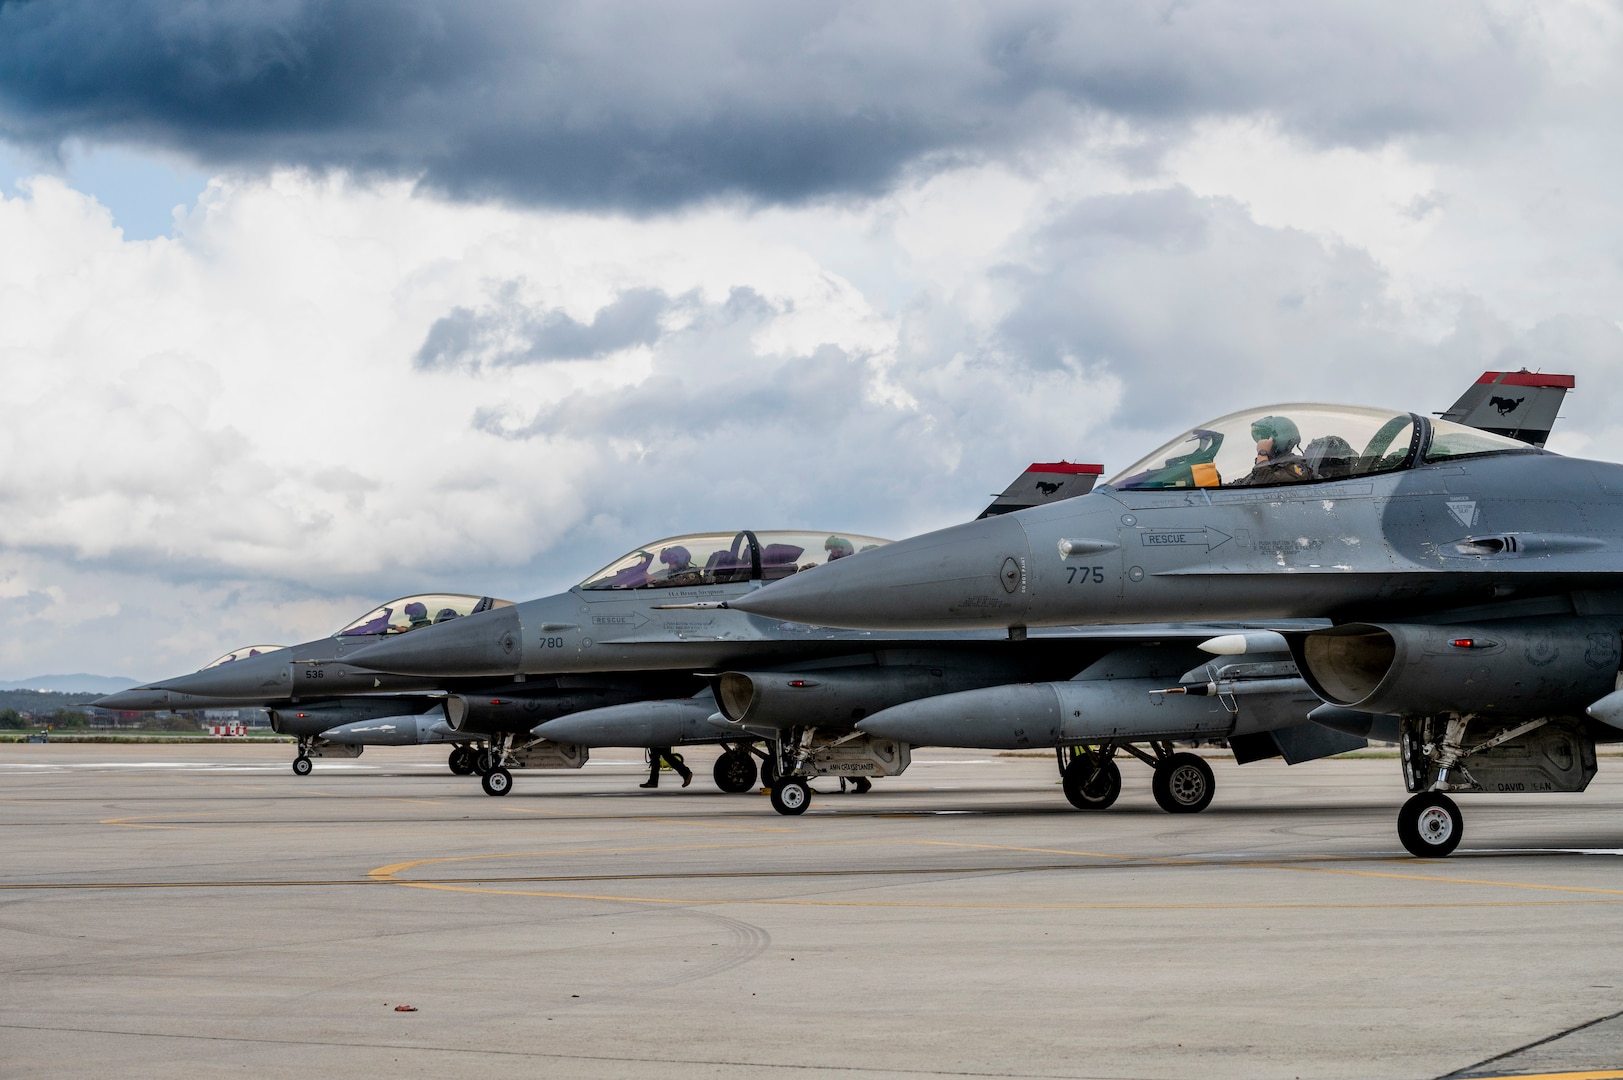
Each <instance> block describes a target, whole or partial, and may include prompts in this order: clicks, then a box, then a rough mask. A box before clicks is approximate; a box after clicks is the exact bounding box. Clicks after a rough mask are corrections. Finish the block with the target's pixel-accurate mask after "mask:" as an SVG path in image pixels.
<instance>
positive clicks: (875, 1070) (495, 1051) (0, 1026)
mask: <svg viewBox="0 0 1623 1080" xmlns="http://www.w3.org/2000/svg"><path fill="white" fill-rule="evenodd" d="M548 1019H549V1020H550V1019H551V1017H548ZM0 1031H52V1032H68V1033H73V1034H80V1035H121V1036H125V1037H128V1038H145V1039H186V1040H191V1041H194V1042H211V1043H248V1044H250V1045H264V1046H324V1047H342V1048H344V1049H366V1050H404V1051H408V1052H415V1053H431V1054H480V1055H486V1056H490V1057H497V1058H540V1059H544V1060H550V1061H592V1062H605V1061H612V1062H631V1063H635V1064H639V1065H666V1064H673V1065H707V1066H711V1067H713V1068H721V1069H726V1070H729V1075H730V1074H731V1073H732V1071H734V1070H736V1071H738V1072H741V1073H743V1074H744V1075H749V1076H756V1075H760V1074H761V1073H763V1072H767V1071H774V1072H795V1073H821V1072H829V1073H840V1074H842V1075H846V1076H849V1075H853V1074H858V1075H867V1074H878V1075H881V1076H897V1075H902V1076H912V1075H918V1076H973V1077H988V1078H992V1080H1009V1078H1017V1080H1018V1078H1026V1080H1088V1078H1087V1077H1086V1076H1079V1075H1078V1074H1076V1073H1033V1072H1009V1071H1008V1070H1007V1069H999V1070H998V1071H997V1072H981V1071H977V1070H973V1069H933V1068H926V1069H915V1068H906V1067H898V1066H895V1065H886V1066H877V1065H874V1066H869V1065H851V1064H846V1063H841V1064H838V1065H819V1064H814V1063H811V1062H798V1061H792V1062H773V1061H750V1060H740V1061H724V1060H722V1059H720V1058H688V1057H675V1056H672V1055H671V1054H669V1053H662V1054H659V1055H657V1056H646V1055H643V1056H638V1055H631V1054H571V1053H566V1052H564V1051H559V1050H506V1049H500V1048H491V1047H482V1046H434V1045H425V1044H423V1043H407V1042H381V1041H364V1040H359V1039H277V1038H268V1037H265V1036H262V1035H260V1036H254V1035H199V1034H196V1033H194V1032H171V1031H127V1030H120V1029H117V1028H99V1027H69V1026H66V1025H46V1024H5V1023H0Z"/></svg>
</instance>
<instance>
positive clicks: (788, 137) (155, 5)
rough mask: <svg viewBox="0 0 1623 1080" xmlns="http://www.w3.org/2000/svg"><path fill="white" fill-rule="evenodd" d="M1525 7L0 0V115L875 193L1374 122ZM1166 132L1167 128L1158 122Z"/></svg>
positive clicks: (328, 156)
mask: <svg viewBox="0 0 1623 1080" xmlns="http://www.w3.org/2000/svg"><path fill="white" fill-rule="evenodd" d="M1540 26H1541V24H1540V22H1539V20H1538V18H1537V17H1536V13H1530V12H1518V11H1517V10H1516V9H1514V8H1511V9H1502V8H1501V7H1500V6H1498V5H1490V4H1485V3H1478V2H1471V0H1452V2H1447V3H1440V4H1436V5H1427V6H1422V7H1416V6H1415V5H1412V4H1400V3H1397V2H1395V0H1390V2H1385V3H1367V2H1342V3H1326V4H1314V5H1310V6H1303V5H1300V4H1294V3H1289V2H1287V0H1281V2H1276V3H1249V2H1248V3H1242V2H1239V0H1211V2H1203V3H1192V4H1191V3H1184V2H1176V3H1174V2H1164V3H1149V4H1146V3H1137V2H1130V0H1109V2H1102V3H1093V4H1087V5H1077V4H1068V3H1056V2H1044V0H1027V2H1023V3H1007V2H1005V3H962V4H956V5H951V6H943V5H940V4H934V3H924V2H902V3H890V4H882V5H874V4H859V3H844V2H833V0H824V2H820V3H819V2H812V3H805V4H797V5H792V6H784V5H759V4H754V3H749V2H745V0H721V2H714V3H706V4H689V5H660V4H655V5H649V4H631V3H616V2H599V0H593V2H591V3H585V2H581V3H559V4H546V5H536V4H526V3H519V2H486V3H471V4H469V3H450V2H448V0H414V2H394V0H388V2H385V0H278V2H274V3H262V4H253V5H245V4H240V3H232V2H221V0H213V2H209V0H204V2H198V3H189V4H183V5H177V4H172V3H166V2H162V0H124V2H121V3H104V2H100V0H60V2H53V3H41V2H26V0H25V2H12V3H5V4H0V137H4V138H8V139H11V140H13V141H16V142H19V143H24V144H28V145H32V146H34V147H35V148H36V149H38V150H40V151H42V152H45V153H52V152H54V151H55V150H56V148H57V147H59V146H60V145H61V144H62V141H63V140H64V139H67V138H70V137H79V138H83V139H87V140H99V141H112V142H123V143H127V144H133V145H137V146H147V147H154V148H163V149H167V150H178V151H181V152H183V153H186V154H188V155H190V156H192V157H194V158H195V159H197V160H199V161H201V162H203V163H205V164H208V165H210V166H215V167H220V166H226V167H229V166H240V167H250V168H258V167H263V166H269V165H289V164H293V165H301V166H306V167H313V168H343V169H346V170H351V171H356V172H361V173H373V174H386V175H395V176H404V177H408V178H412V179H417V180H420V182H421V183H422V184H424V185H425V186H427V187H428V188H430V189H432V190H435V191H439V192H443V193H448V194H450V195H453V196H455V197H461V198H487V197H494V198H500V199H505V200H512V201H517V202H522V203H532V204H548V205H554V206H573V207H585V208H617V209H623V210H630V211H633V212H644V211H650V210H660V209H668V208H671V207H676V206H680V205H684V204H689V203H692V202H694V201H700V200H705V199H710V198H713V197H718V196H742V197H744V198H746V199H748V200H752V201H756V202H762V203H775V202H787V203H794V202H800V201H804V200H808V199H815V198H818V197H823V196H846V195H856V196H869V195H873V194H876V193H879V192H882V191H884V190H888V189H889V188H891V187H892V186H894V185H895V183H896V182H897V181H898V179H899V178H902V177H904V176H907V175H917V174H918V173H920V172H925V173H928V172H930V171H932V170H935V169H940V168H949V167H952V166H954V165H955V164H961V163H962V162H964V161H969V160H978V159H983V158H987V157H1000V158H1009V157H1010V156H1011V155H1017V154H1018V153H1020V152H1021V151H1022V150H1023V149H1030V148H1033V147H1036V146H1040V145H1043V144H1046V143H1048V142H1051V141H1053V140H1056V139H1058V140H1065V139H1068V138H1070V137H1072V135H1073V134H1074V132H1075V130H1076V128H1077V126H1078V125H1079V124H1087V123H1093V122H1101V121H1102V122H1110V121H1113V120H1122V121H1126V122H1128V123H1129V124H1132V125H1134V126H1135V127H1136V128H1137V129H1138V130H1139V131H1140V132H1141V133H1142V134H1143V136H1144V145H1143V146H1141V147H1139V152H1140V153H1148V154H1150V155H1151V156H1153V155H1154V153H1155V147H1156V145H1157V140H1158V139H1159V138H1160V137H1161V135H1163V134H1164V133H1166V132H1169V131H1174V132H1175V131H1177V130H1180V129H1181V128H1183V127H1184V126H1186V125H1188V124H1190V123H1192V122H1195V121H1198V120H1200V119H1202V118H1210V117H1214V116H1226V115H1251V114H1263V115H1267V116H1269V117H1271V118H1273V119H1275V120H1277V121H1278V122H1279V123H1280V124H1281V125H1283V127H1284V129H1285V130H1286V131H1288V132H1289V133H1291V134H1292V135H1294V136H1298V137H1302V138H1305V139H1307V140H1309V141H1314V142H1320V143H1327V144H1328V143H1347V144H1353V145H1368V144H1373V143H1378V142H1380V141H1382V140H1386V139H1390V138H1394V137H1401V136H1408V135H1417V134H1418V135H1424V134H1428V133H1433V132H1456V131H1462V130H1475V129H1479V128H1482V127H1485V126H1493V125H1499V124H1502V123H1504V122H1505V120H1506V119H1507V118H1508V117H1510V116H1512V115H1514V114H1516V113H1517V112H1518V111H1520V110H1523V109H1525V108H1527V107H1529V105H1530V104H1531V103H1534V102H1536V101H1537V100H1538V98H1539V95H1540V93H1541V91H1542V89H1543V87H1544V83H1545V81H1546V79H1547V76H1548V72H1549V68H1550V66H1551V60H1550V58H1549V57H1547V56H1546V55H1544V54H1543V53H1542V52H1541V51H1540V46H1541V37H1540V32H1541V31H1540ZM1158 133H1161V134H1158Z"/></svg>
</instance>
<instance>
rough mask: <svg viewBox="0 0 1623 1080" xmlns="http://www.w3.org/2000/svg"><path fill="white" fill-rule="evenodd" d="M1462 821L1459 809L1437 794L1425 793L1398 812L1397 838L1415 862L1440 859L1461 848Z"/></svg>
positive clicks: (1405, 804)
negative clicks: (1415, 859) (1416, 860)
mask: <svg viewBox="0 0 1623 1080" xmlns="http://www.w3.org/2000/svg"><path fill="white" fill-rule="evenodd" d="M1464 835H1465V819H1464V818H1463V817H1461V816H1460V808H1459V807H1458V806H1456V805H1455V804H1454V800H1453V799H1450V798H1449V797H1448V796H1447V795H1444V794H1443V793H1442V792H1440V791H1425V792H1421V793H1420V794H1419V795H1416V796H1415V797H1414V798H1412V799H1410V800H1409V801H1408V802H1406V803H1404V804H1403V809H1402V810H1399V811H1398V839H1399V840H1401V841H1403V846H1404V847H1405V848H1406V849H1407V850H1408V852H1409V854H1410V855H1413V856H1415V857H1416V858H1418V859H1441V858H1444V857H1446V856H1448V855H1450V854H1452V853H1453V851H1454V849H1455V848H1457V847H1459V846H1460V838H1461V837H1463V836H1464Z"/></svg>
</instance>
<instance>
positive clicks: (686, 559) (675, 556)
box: [659, 544, 693, 570]
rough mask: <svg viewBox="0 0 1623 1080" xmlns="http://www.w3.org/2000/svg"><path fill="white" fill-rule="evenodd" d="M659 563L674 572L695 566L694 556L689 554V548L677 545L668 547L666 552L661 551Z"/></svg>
mask: <svg viewBox="0 0 1623 1080" xmlns="http://www.w3.org/2000/svg"><path fill="white" fill-rule="evenodd" d="M659 561H660V562H662V563H664V564H665V565H666V566H668V567H670V568H671V569H672V570H681V569H682V568H683V567H686V566H691V565H692V564H693V556H692V554H690V553H689V552H688V549H687V548H685V547H683V546H682V545H681V544H677V545H675V546H674V547H668V548H666V549H665V550H664V551H661V552H660V553H659Z"/></svg>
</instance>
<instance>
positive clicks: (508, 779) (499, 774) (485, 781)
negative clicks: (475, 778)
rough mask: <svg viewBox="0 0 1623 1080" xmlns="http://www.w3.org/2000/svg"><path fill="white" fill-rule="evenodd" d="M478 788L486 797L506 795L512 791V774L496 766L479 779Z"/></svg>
mask: <svg viewBox="0 0 1623 1080" xmlns="http://www.w3.org/2000/svg"><path fill="white" fill-rule="evenodd" d="M479 786H480V787H482V788H484V789H485V794H486V795H506V794H507V793H508V792H509V791H512V790H513V774H512V773H510V772H508V771H507V770H506V769H504V768H502V767H501V766H500V765H498V766H496V767H495V768H494V769H491V770H490V771H489V772H487V773H485V775H484V776H483V777H481V778H480V780H479Z"/></svg>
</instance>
